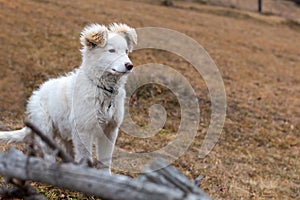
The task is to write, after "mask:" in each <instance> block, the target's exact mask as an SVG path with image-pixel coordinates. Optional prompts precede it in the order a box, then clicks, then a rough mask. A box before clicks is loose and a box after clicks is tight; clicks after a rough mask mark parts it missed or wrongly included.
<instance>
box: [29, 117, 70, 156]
mask: <svg viewBox="0 0 300 200" xmlns="http://www.w3.org/2000/svg"><path fill="white" fill-rule="evenodd" d="M24 123H25V125H26V126H27V127H28V128H30V129H31V130H32V131H33V132H34V133H35V134H37V135H38V136H39V137H40V138H41V139H42V140H43V141H44V142H45V143H46V144H48V145H49V147H50V148H51V149H53V150H57V156H59V157H60V158H61V159H62V161H63V162H73V158H72V157H71V156H70V155H69V154H67V153H66V152H65V151H64V150H63V149H62V148H60V147H59V146H58V145H57V144H56V143H55V142H54V141H53V140H52V139H51V138H49V137H48V136H46V135H44V134H43V133H42V131H41V130H39V128H38V127H36V126H35V125H34V124H33V123H31V122H29V121H27V120H25V122H24Z"/></svg>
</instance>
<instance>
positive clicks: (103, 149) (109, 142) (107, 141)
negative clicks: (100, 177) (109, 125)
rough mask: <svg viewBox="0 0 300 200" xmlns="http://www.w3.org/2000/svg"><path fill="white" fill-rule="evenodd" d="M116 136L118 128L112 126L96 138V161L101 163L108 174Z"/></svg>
mask: <svg viewBox="0 0 300 200" xmlns="http://www.w3.org/2000/svg"><path fill="white" fill-rule="evenodd" d="M117 136H118V128H113V129H111V130H109V131H105V134H103V135H102V136H101V137H98V138H97V145H96V154H97V161H98V163H99V164H100V165H101V168H102V169H103V170H104V171H107V172H108V173H109V174H111V171H110V165H111V162H112V154H113V150H114V146H115V143H116V139H117Z"/></svg>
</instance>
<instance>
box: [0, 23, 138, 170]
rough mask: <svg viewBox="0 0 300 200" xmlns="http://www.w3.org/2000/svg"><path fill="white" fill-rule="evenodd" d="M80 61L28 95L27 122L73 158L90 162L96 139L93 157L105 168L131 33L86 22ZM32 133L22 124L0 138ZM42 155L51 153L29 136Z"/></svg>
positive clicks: (119, 115) (118, 118)
mask: <svg viewBox="0 0 300 200" xmlns="http://www.w3.org/2000/svg"><path fill="white" fill-rule="evenodd" d="M80 41H81V44H82V45H83V48H82V50H81V53H82V64H81V66H80V67H79V68H78V69H76V70H75V71H73V72H71V73H69V74H68V75H66V76H63V77H59V78H56V79H51V80H49V81H47V82H45V83H44V84H43V85H41V86H40V88H39V89H38V90H36V91H35V92H34V93H33V95H32V96H31V97H30V99H29V102H28V105H27V115H28V119H29V121H31V122H33V123H34V124H35V125H36V126H38V127H39V128H40V130H42V131H43V133H44V134H46V135H48V137H51V138H53V139H55V140H56V141H58V142H59V144H60V146H61V147H62V148H64V149H65V150H66V151H67V152H68V153H70V154H71V155H72V156H73V157H74V159H75V161H77V162H79V161H81V160H82V159H90V160H92V146H93V142H94V141H95V143H96V156H97V160H98V161H101V162H102V163H103V164H104V165H105V166H107V168H106V169H107V170H108V171H109V172H110V164H111V158H112V153H113V148H114V145H115V141H116V138H117V135H118V128H119V126H120V125H121V122H122V120H123V115H124V99H125V89H124V85H125V83H126V79H127V75H128V74H129V73H130V72H131V71H132V68H133V65H132V63H131V61H130V59H129V57H128V53H129V52H131V51H132V48H133V45H136V44H137V34H136V31H135V30H134V29H133V28H131V27H129V26H127V25H125V24H116V23H113V24H111V25H109V26H108V27H106V26H103V25H99V24H92V25H89V26H87V27H86V28H84V30H83V31H82V32H81V37H80ZM31 134H32V132H31V130H30V129H29V128H28V127H24V128H23V129H21V130H17V131H7V132H0V141H2V142H6V143H17V142H22V141H25V140H26V139H28V138H29V136H30V135H31ZM35 139H36V140H37V141H38V144H39V145H40V146H41V149H42V150H43V153H44V156H45V158H46V159H52V160H53V153H51V151H50V149H49V148H48V147H47V145H46V144H45V143H43V141H41V139H40V138H38V137H35Z"/></svg>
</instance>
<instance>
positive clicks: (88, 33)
mask: <svg viewBox="0 0 300 200" xmlns="http://www.w3.org/2000/svg"><path fill="white" fill-rule="evenodd" d="M107 36H108V29H107V28H106V26H103V25H99V24H91V25H89V26H86V27H85V28H84V29H83V30H82V32H81V34H80V42H81V44H82V45H83V46H84V47H88V48H94V47H96V46H100V47H104V46H105V45H106V42H107Z"/></svg>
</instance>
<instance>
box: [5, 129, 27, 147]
mask: <svg viewBox="0 0 300 200" xmlns="http://www.w3.org/2000/svg"><path fill="white" fill-rule="evenodd" d="M30 134H31V129H30V128H28V127H24V128H22V129H20V130H16V131H0V142H4V143H7V144H10V143H20V142H25V141H26V139H27V138H28V136H29V135H30Z"/></svg>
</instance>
